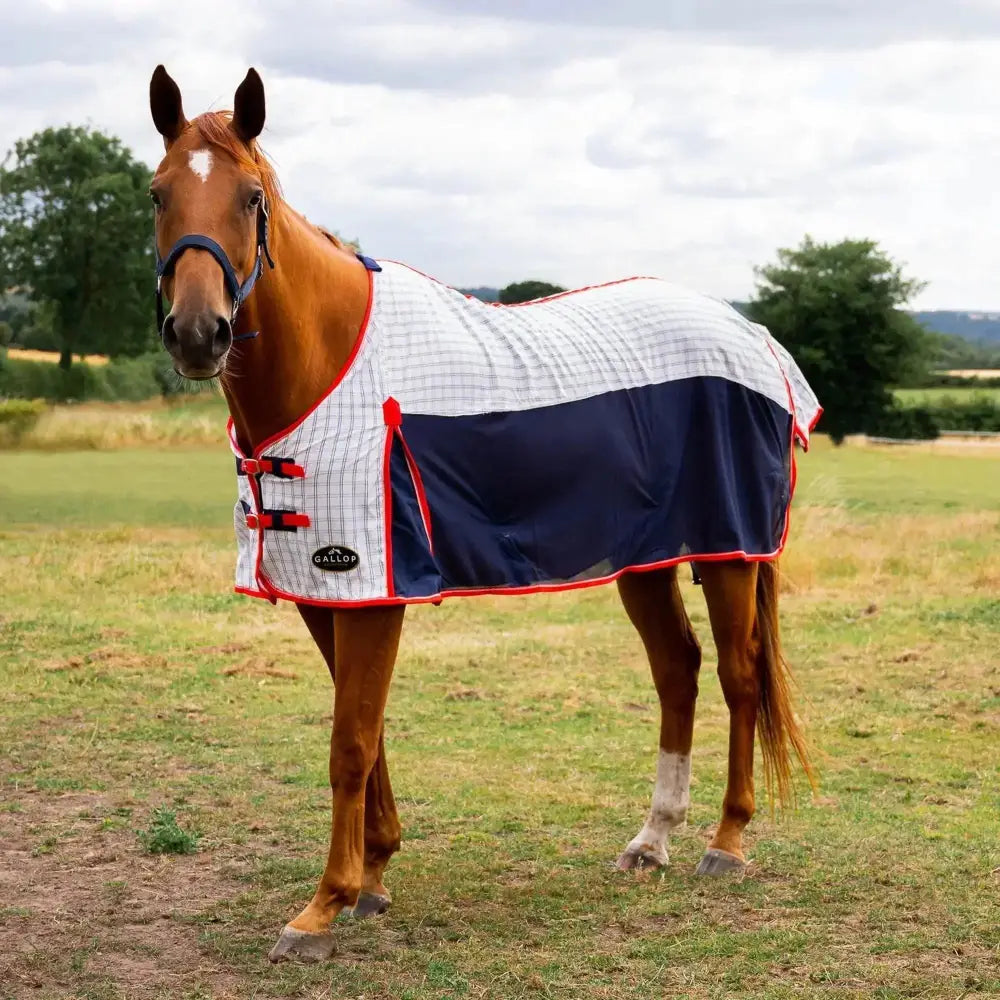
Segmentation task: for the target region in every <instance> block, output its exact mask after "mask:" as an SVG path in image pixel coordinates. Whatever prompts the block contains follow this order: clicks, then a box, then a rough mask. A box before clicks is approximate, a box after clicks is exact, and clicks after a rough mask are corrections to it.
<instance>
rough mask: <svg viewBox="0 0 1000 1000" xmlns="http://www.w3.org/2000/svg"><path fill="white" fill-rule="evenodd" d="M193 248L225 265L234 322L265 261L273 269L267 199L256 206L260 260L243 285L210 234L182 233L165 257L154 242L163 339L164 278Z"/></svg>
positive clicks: (243, 337)
mask: <svg viewBox="0 0 1000 1000" xmlns="http://www.w3.org/2000/svg"><path fill="white" fill-rule="evenodd" d="M191 247H194V248H196V249H198V250H207V251H208V252H209V253H210V254H211V255H212V256H213V257H214V258H215V262H216V263H217V264H218V265H219V267H221V268H222V277H223V279H224V280H225V283H226V291H227V292H229V297H230V298H231V299H232V300H233V311H232V315H231V316H230V317H229V320H230V322H232V321H233V320H235V319H236V313H237V312H238V311H239V308H240V306H241V305H242V304H243V302H244V300H245V299H246V297H247V296H248V295H249V294H250V292H251V291H252V290H253V286H254V285H255V284H257V279H258V278H259V277H260V276H261V275H262V274H263V273H264V260H265V259H266V260H267V262H268V264H270V265H271V268H272V269H273V268H274V261H273V260H272V259H271V251H270V250H269V249H268V246H267V202H266V201H265V200H264V199H263V198H261V202H260V207H259V208H258V209H257V260H256V263H255V264H254V268H253V270H252V271H251V272H250V277H248V278H247V280H246V281H244V282H243V284H242V285H241V284H240V279H239V278H238V277H237V276H236V269H235V268H234V267H233V265H232V263H230V260H229V257H228V256H227V255H226V251H225V250H223V249H222V247H221V246H219V244H218V243H216V242H215V240H213V239H210V238H209V237H208V236H200V235H198V234H197V233H192V234H190V235H188V236H182V237H181V238H180V239H179V240H178V241H177V242H176V243H175V244H174V245H173V246H172V247H171V248H170V252H169V253H168V254H167V256H166V257H161V256H160V249H159V247H157V246H156V241H155V240H154V241H153V249H154V250H155V251H156V324H157V327H156V328H157V330H158V331H159V333H160V338H161V339H162V338H163V323H164V321H165V319H166V316H165V315H164V312H163V291H162V289H163V279H164V278H165V277H170V276H171V275H172V274H173V273H174V267H175V265H176V264H177V260H178V258H179V257H180V255H181V254H182V253H184V251H185V250H189V249H190V248H191ZM259 332H260V331H259V330H254V331H253V332H251V333H241V334H240V335H239V336H237V337H233V340H234V341H236V340H250V339H251V338H253V337H256V336H257V334H258V333H259Z"/></svg>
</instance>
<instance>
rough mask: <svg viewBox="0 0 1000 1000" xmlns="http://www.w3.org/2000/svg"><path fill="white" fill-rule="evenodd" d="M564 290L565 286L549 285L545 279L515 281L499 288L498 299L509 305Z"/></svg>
mask: <svg viewBox="0 0 1000 1000" xmlns="http://www.w3.org/2000/svg"><path fill="white" fill-rule="evenodd" d="M565 291H566V289H565V288H562V287H560V286H559V285H550V284H549V283H548V282H547V281H515V282H514V283H513V284H512V285H508V286H507V287H506V288H501V289H500V301H501V302H502V303H503V304H504V305H505V306H511V305H514V303H515V302H530V301H531V300H532V299H544V298H545V296H546V295H557V294H558V293H559V292H565Z"/></svg>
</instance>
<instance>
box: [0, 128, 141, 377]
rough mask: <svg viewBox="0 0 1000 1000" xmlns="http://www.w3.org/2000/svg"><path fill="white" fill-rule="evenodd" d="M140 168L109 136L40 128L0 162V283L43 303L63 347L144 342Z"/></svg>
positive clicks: (128, 349)
mask: <svg viewBox="0 0 1000 1000" xmlns="http://www.w3.org/2000/svg"><path fill="white" fill-rule="evenodd" d="M150 176H151V175H150V171H149V168H148V167H146V166H145V164H143V163H140V162H138V161H136V160H135V159H134V158H133V155H132V153H131V152H130V151H129V150H128V149H127V148H126V147H125V146H124V145H123V144H122V143H121V142H120V141H119V140H118V139H116V138H113V137H111V136H107V135H104V134H102V133H101V132H96V131H91V130H89V129H85V128H75V127H71V126H66V127H64V128H58V129H52V128H49V129H45V130H44V131H43V132H38V133H36V134H35V135H33V136H31V137H30V138H28V139H22V140H20V141H19V142H17V143H16V144H15V146H14V149H13V150H11V151H10V152H9V153H8V154H7V157H6V158H5V160H4V161H3V164H2V166H0V288H5V287H10V286H12V285H17V286H21V287H23V288H24V289H26V290H27V291H28V292H29V293H30V295H31V297H32V299H33V300H34V301H35V302H36V303H38V304H39V305H41V306H43V307H45V309H46V310H47V313H48V315H49V316H50V317H51V322H52V330H53V332H54V334H55V336H56V338H57V342H58V343H59V345H60V352H61V353H60V360H59V363H60V364H61V365H62V366H63V367H64V368H68V367H69V366H70V363H71V361H72V355H73V352H74V351H75V352H77V353H85V352H100V353H105V354H111V355H122V354H125V355H133V354H140V353H142V352H143V351H146V350H149V349H150V347H151V346H152V345H153V343H154V333H155V331H154V330H153V325H154V324H153V322H152V315H153V314H152V307H151V305H150V303H151V302H152V295H151V286H152V281H153V251H152V228H151V227H152V224H151V221H150V209H149V199H148V196H147V190H148V188H149V181H150Z"/></svg>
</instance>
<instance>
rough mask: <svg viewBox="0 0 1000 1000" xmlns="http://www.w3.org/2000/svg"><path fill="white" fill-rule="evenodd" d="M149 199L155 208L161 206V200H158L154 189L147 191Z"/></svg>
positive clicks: (158, 197)
mask: <svg viewBox="0 0 1000 1000" xmlns="http://www.w3.org/2000/svg"><path fill="white" fill-rule="evenodd" d="M149 200H150V201H151V202H152V203H153V205H154V206H155V207H156V208H158V209H159V208H163V202H161V201H160V196H159V195H158V194H157V193H156V192H155V191H150V192H149Z"/></svg>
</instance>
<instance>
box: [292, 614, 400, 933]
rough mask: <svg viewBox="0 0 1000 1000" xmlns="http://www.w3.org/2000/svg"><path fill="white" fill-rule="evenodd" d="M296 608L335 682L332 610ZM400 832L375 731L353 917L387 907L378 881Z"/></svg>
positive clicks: (382, 734)
mask: <svg viewBox="0 0 1000 1000" xmlns="http://www.w3.org/2000/svg"><path fill="white" fill-rule="evenodd" d="M298 610H299V614H300V615H301V616H302V620H303V621H304V622H305V623H306V627H307V628H308V629H309V634H310V635H311V636H312V637H313V641H314V642H315V643H316V646H317V647H318V649H319V651H320V653H322V655H323V659H324V660H325V661H326V665H327V667H328V668H329V671H330V677H331V679H332V680H333V682H334V684H336V683H337V666H336V649H335V640H334V621H333V611H332V610H331V609H330V608H320V607H315V606H314V605H310V604H299V605H298ZM401 835H402V828H401V827H400V823H399V815H398V814H397V812H396V800H395V798H394V797H393V794H392V785H391V783H390V781H389V765H388V762H387V760H386V756H385V732H384V729H382V730H380V732H379V744H378V758H377V759H376V761H375V766H374V767H373V768H372V770H371V773H370V774H369V775H368V781H367V783H366V784H365V866H364V876H363V879H362V887H361V895H360V897H359V898H358V902H357V905H356V906H355V907H354V909H353V910H352V911H351V913H352V915H353V916H354V917H358V918H360V917H371V916H376V915H378V914H380V913H385V911H386V910H387V909H388V908H389V904H390V902H391V899H392V897H391V896H390V894H389V890H388V889H386V887H385V885H384V884H383V883H382V877H383V874H384V873H385V868H386V865H388V863H389V859H390V858H391V857H392V855H393V854H395V853H396V851H398V850H399V844H400V837H401Z"/></svg>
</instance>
